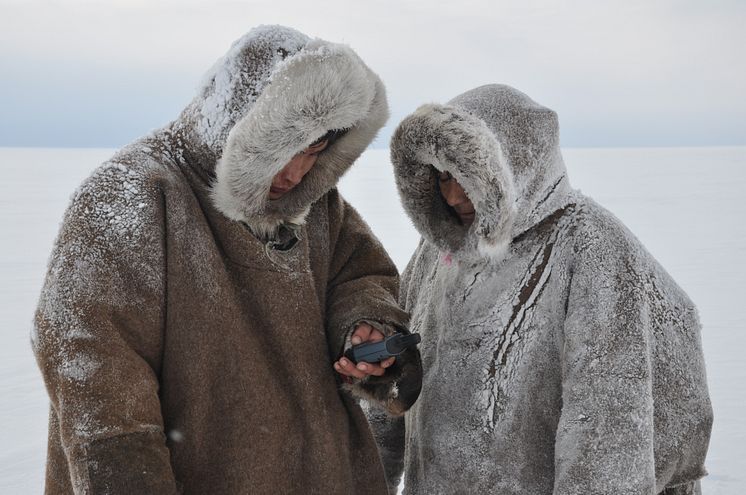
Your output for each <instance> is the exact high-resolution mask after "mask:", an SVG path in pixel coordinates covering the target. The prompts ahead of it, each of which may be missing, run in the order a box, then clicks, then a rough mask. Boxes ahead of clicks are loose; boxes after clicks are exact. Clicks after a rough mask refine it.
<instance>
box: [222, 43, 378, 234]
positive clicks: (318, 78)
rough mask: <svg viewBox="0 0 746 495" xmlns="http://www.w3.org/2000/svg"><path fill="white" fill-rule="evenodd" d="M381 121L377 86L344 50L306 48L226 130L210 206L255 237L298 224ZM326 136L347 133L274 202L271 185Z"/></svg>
mask: <svg viewBox="0 0 746 495" xmlns="http://www.w3.org/2000/svg"><path fill="white" fill-rule="evenodd" d="M387 118H388V106H387V103H386V95H385V89H384V87H383V84H382V83H381V80H380V79H379V78H378V76H376V75H375V74H374V73H373V72H372V71H371V70H370V69H368V67H367V66H365V64H364V63H363V62H362V61H361V60H360V58H359V57H358V56H357V55H356V54H355V53H354V52H353V51H352V50H351V49H350V48H349V47H347V46H344V45H339V44H333V43H329V42H326V41H322V40H313V41H311V42H309V43H308V44H307V45H306V46H305V47H304V48H303V49H302V50H301V51H300V52H298V53H296V54H295V55H292V56H290V57H288V58H287V59H285V60H284V61H282V62H281V63H279V64H278V65H277V67H276V68H275V69H274V71H273V72H272V75H271V78H270V81H269V83H268V84H267V86H266V87H265V88H264V90H263V92H262V93H261V95H260V96H259V97H258V98H257V100H256V102H255V103H254V105H253V106H252V108H251V109H250V110H249V112H248V113H247V114H246V115H245V116H244V117H243V118H242V119H241V120H240V121H239V122H238V123H237V124H236V125H235V126H234V127H233V129H232V130H231V132H230V134H229V135H228V140H227V142H226V146H225V148H224V151H223V154H222V157H221V159H220V161H219V162H218V164H217V167H216V180H215V183H214V184H213V192H212V198H213V200H214V203H215V205H216V206H217V208H218V209H219V210H220V211H221V212H223V214H225V215H226V216H227V217H229V218H231V219H233V220H238V221H242V222H245V223H246V224H248V225H249V226H250V227H251V228H252V229H253V230H254V231H255V232H256V233H258V234H260V235H263V234H271V233H272V232H273V231H274V230H275V229H276V227H277V226H279V225H280V224H281V223H283V222H288V221H291V222H293V223H302V222H303V218H304V217H305V214H306V212H307V211H308V208H309V206H310V205H311V204H312V203H313V202H315V201H316V200H318V199H319V198H320V197H321V196H322V195H323V194H325V193H326V192H328V191H329V190H330V189H331V188H332V187H334V185H335V184H336V183H337V181H338V180H339V178H340V177H341V176H342V174H344V173H345V172H346V171H347V169H348V168H349V167H350V166H351V165H352V163H353V162H354V161H355V160H356V159H357V158H358V157H359V156H360V154H361V153H362V152H363V151H364V150H365V148H366V147H367V146H368V144H370V142H371V141H372V140H373V139H374V138H375V135H376V133H377V132H378V130H379V129H380V128H381V127H382V126H383V124H384V123H385V121H386V119H387ZM331 129H348V131H347V132H346V133H345V134H344V135H343V136H342V137H341V138H340V139H338V140H337V141H335V142H334V143H333V144H332V145H331V146H330V147H329V148H327V149H326V150H324V152H323V153H321V155H320V156H319V158H318V161H317V162H316V164H315V165H314V167H313V168H312V169H311V171H310V172H309V173H308V174H307V175H306V176H305V177H304V178H303V181H302V182H301V183H300V184H298V186H296V187H295V188H294V189H293V190H292V191H290V192H289V193H287V194H286V195H285V196H283V197H282V198H280V199H278V200H275V201H270V200H269V199H268V193H269V188H270V185H271V183H272V178H273V177H274V176H275V175H276V174H277V173H279V172H280V171H281V170H282V168H283V167H284V166H285V165H286V164H287V163H288V162H289V161H290V159H292V157H293V156H294V155H296V154H297V153H299V152H300V151H302V150H303V149H305V148H306V147H308V146H309V145H310V144H311V143H312V142H313V141H315V140H316V139H318V138H319V137H321V136H323V135H324V134H325V133H326V132H327V131H329V130H331Z"/></svg>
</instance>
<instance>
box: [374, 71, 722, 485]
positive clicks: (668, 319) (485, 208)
mask: <svg viewBox="0 0 746 495" xmlns="http://www.w3.org/2000/svg"><path fill="white" fill-rule="evenodd" d="M391 148H392V151H391V156H392V161H393V164H394V168H395V174H396V180H397V184H398V187H399V192H400V194H401V197H402V201H403V203H404V207H405V209H406V211H407V213H408V214H409V216H410V217H411V218H412V221H413V222H414V224H415V226H416V227H417V229H418V230H419V231H420V233H421V234H422V240H421V242H420V245H419V247H418V248H417V250H416V252H415V253H414V255H413V256H412V259H411V261H410V263H409V265H408V267H407V269H406V271H405V273H404V275H403V277H402V285H401V293H400V294H401V296H400V299H401V301H400V302H402V303H403V305H404V307H405V309H406V310H407V311H409V312H411V315H412V320H411V328H412V330H413V331H415V332H420V333H421V334H422V344H421V352H422V360H423V368H424V373H425V374H424V378H423V388H422V393H421V395H420V398H419V401H418V402H417V403H416V404H415V405H414V407H413V408H412V409H411V410H410V411H409V412H408V413H407V415H406V421H405V424H406V434H405V435H406V455H404V457H402V456H403V447H404V443H403V442H404V437H403V436H404V433H403V429H402V428H401V424H397V422H396V420H393V421H392V420H390V419H385V418H381V417H378V418H375V420H376V429H377V436H378V440H379V445H380V449H381V453H382V457H383V459H384V463H385V464H386V468H387V475H388V478H389V483H390V485H391V486H395V485H396V484H397V483H398V477H399V476H401V470H402V468H403V469H404V473H405V489H404V493H406V494H415V493H416V494H433V493H480V494H482V493H499V494H507V493H516V494H518V493H520V494H532V495H533V494H544V493H546V494H549V493H555V494H589V493H593V494H600V493H605V494H606V493H608V494H620V493H629V494H633V493H634V494H656V493H661V492H664V491H665V493H676V494H680V493H696V492H698V491H699V483H698V481H697V480H699V479H700V478H701V477H702V476H704V475H705V469H704V467H703V462H704V458H705V454H706V451H707V446H708V441H709V436H710V429H711V423H712V410H711V406H710V401H709V397H708V392H707V384H706V379H705V366H704V360H703V356H702V349H701V343H700V324H699V321H698V316H697V311H696V309H695V307H694V305H693V304H692V302H691V301H690V300H689V298H688V297H687V296H686V294H685V293H684V292H683V291H682V290H681V289H680V288H679V287H678V286H677V285H676V283H675V282H674V281H673V280H672V279H671V277H670V276H669V275H668V274H667V273H666V272H665V271H664V270H663V268H662V267H661V266H660V265H659V264H658V263H657V262H656V261H655V260H654V259H653V258H652V256H651V255H650V254H649V253H648V252H647V251H646V250H645V248H644V247H643V246H642V245H641V244H640V242H639V241H638V240H637V239H636V238H635V237H634V235H633V234H632V233H631V232H630V231H629V230H627V229H626V228H625V227H624V226H623V225H622V224H621V222H620V221H619V220H617V219H616V218H615V217H614V216H613V215H612V214H611V213H609V212H608V211H606V210H605V209H604V208H602V207H601V206H599V205H598V204H597V203H595V202H594V201H593V200H591V199H589V198H588V197H585V196H583V195H582V194H580V193H579V192H577V191H574V190H573V189H571V187H570V184H569V182H568V179H567V174H566V170H565V166H564V164H563V161H562V157H561V154H560V149H559V131H558V122H557V116H556V114H555V113H554V112H553V111H551V110H549V109H547V108H544V107H542V106H540V105H538V104H536V103H535V102H534V101H532V100H531V99H529V98H528V97H527V96H526V95H524V94H522V93H520V92H518V91H516V90H514V89H512V88H510V87H507V86H500V85H489V86H483V87H480V88H476V89H474V90H471V91H468V92H466V93H464V94H462V95H460V96H458V97H457V98H455V99H454V100H452V101H451V102H449V103H448V104H447V105H425V106H422V107H421V108H419V109H418V110H417V111H416V112H415V113H414V114H412V115H410V116H409V117H407V118H406V119H404V121H403V122H402V123H401V124H400V125H399V127H398V129H397V130H396V133H395V135H394V137H393V139H392V144H391ZM438 171H448V172H450V173H451V174H452V175H453V176H454V177H455V178H456V179H457V180H458V182H459V184H461V185H462V186H463V188H464V189H465V191H466V193H467V194H468V196H469V197H470V199H471V200H472V202H473V203H474V206H475V209H476V219H475V221H474V223H473V224H472V226H471V227H469V228H467V227H464V226H462V225H461V224H460V223H459V221H458V219H457V217H456V215H455V214H454V213H453V212H452V211H451V210H450V208H449V207H448V205H447V204H446V203H445V202H444V200H443V199H442V197H441V196H440V194H439V192H438V181H437V174H438Z"/></svg>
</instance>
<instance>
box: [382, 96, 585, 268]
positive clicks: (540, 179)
mask: <svg viewBox="0 0 746 495" xmlns="http://www.w3.org/2000/svg"><path fill="white" fill-rule="evenodd" d="M391 161H392V163H393V165H394V171H395V176H396V183H397V186H398V188H399V193H400V195H401V199H402V202H403V204H404V208H405V209H406V211H407V213H408V214H409V216H410V217H411V218H412V221H413V222H414V224H415V226H416V227H417V229H418V230H419V231H420V233H421V234H422V235H423V236H424V237H425V238H426V239H427V240H429V241H430V242H432V243H433V244H435V245H436V246H438V247H439V248H440V249H442V250H444V251H446V252H450V253H453V254H455V255H457V256H468V255H469V254H476V253H475V251H477V252H478V253H479V254H480V255H493V256H501V254H502V253H503V252H504V250H505V247H506V246H507V245H508V244H509V243H510V242H511V240H512V239H514V238H515V237H517V236H518V235H520V234H521V233H523V232H525V231H526V230H528V229H529V228H531V227H532V226H533V225H536V224H537V223H539V222H540V221H541V220H542V219H544V218H546V217H547V216H549V215H550V214H551V213H552V212H554V211H556V210H557V209H559V208H561V207H563V206H564V205H566V204H567V203H568V202H569V201H570V196H571V192H572V189H571V188H570V184H569V181H568V180H567V174H566V169H565V165H564V162H563V161H562V155H561V153H560V148H559V124H558V119H557V114H556V113H555V112H554V111H552V110H550V109H548V108H545V107H543V106H541V105H539V104H537V103H536V102H534V101H533V100H531V99H530V98H529V97H528V96H526V95H525V94H523V93H521V92H520V91H517V90H515V89H513V88H511V87H509V86H505V85H498V84H492V85H487V86H481V87H478V88H476V89H473V90H470V91H467V92H466V93H463V94H462V95H460V96H457V97H456V98H454V99H453V100H451V101H450V102H448V103H447V104H446V105H438V104H428V105H423V106H421V107H420V108H418V109H417V110H416V111H415V112H414V113H413V114H412V115H410V116H408V117H407V118H405V119H404V120H403V121H402V122H401V124H399V126H398V128H397V129H396V132H395V133H394V136H393V138H392V140H391ZM438 171H447V172H450V173H451V174H452V175H453V176H454V177H455V178H456V180H457V181H458V182H459V184H460V185H461V186H462V187H463V188H464V190H465V192H466V194H467V195H468V196H469V199H471V201H472V203H473V204H474V208H475V210H476V218H475V220H474V223H473V224H472V225H471V226H470V227H468V228H467V227H464V226H463V225H461V223H460V222H459V220H458V218H457V217H456V215H455V214H454V213H453V212H452V211H451V209H450V207H448V205H447V204H446V202H445V201H444V200H443V198H442V196H441V195H440V193H439V191H438V177H437V175H438Z"/></svg>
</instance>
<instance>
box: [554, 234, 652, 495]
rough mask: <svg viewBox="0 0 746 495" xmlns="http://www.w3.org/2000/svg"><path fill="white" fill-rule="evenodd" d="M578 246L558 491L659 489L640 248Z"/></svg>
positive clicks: (567, 329)
mask: <svg viewBox="0 0 746 495" xmlns="http://www.w3.org/2000/svg"><path fill="white" fill-rule="evenodd" d="M603 234H604V235H606V234H608V233H607V232H604V233H603ZM579 250H580V252H579V253H578V254H577V262H576V263H575V266H574V270H573V273H572V280H571V285H570V287H571V288H570V293H569V300H568V303H567V315H566V321H565V325H564V333H563V335H562V336H561V338H560V340H561V343H560V345H561V347H560V352H561V359H562V413H561V417H560V421H559V424H558V427H557V434H556V442H555V483H554V493H555V494H557V495H560V494H562V495H565V494H567V495H570V494H580V493H630V494H632V493H634V494H654V493H656V492H655V489H656V486H655V485H656V480H655V459H654V456H653V443H654V430H653V396H652V368H651V352H652V350H651V342H650V341H651V338H652V336H651V335H650V325H649V321H648V316H649V315H648V307H647V303H646V299H645V294H644V292H643V287H644V281H643V280H642V276H643V274H642V273H638V268H639V264H638V263H637V259H636V255H637V254H639V253H637V252H636V249H635V248H634V247H631V246H629V245H628V243H627V242H626V239H623V238H621V237H620V238H618V239H616V240H615V241H613V242H612V241H610V240H607V239H606V238H604V237H602V238H601V239H591V240H590V241H588V242H587V243H586V244H585V245H584V246H582V247H581V248H579Z"/></svg>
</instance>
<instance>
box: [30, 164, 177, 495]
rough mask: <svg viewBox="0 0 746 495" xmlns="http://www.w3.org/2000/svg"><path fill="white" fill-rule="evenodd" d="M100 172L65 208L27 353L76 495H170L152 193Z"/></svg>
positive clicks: (139, 182)
mask: <svg viewBox="0 0 746 495" xmlns="http://www.w3.org/2000/svg"><path fill="white" fill-rule="evenodd" d="M146 182H147V181H145V179H144V178H143V177H142V176H140V175H139V174H138V173H136V172H133V171H127V170H124V169H123V167H117V166H111V167H104V168H103V169H101V170H99V171H98V172H96V173H95V174H94V176H93V177H92V178H91V179H89V180H88V181H87V182H86V183H84V184H83V186H81V189H80V190H79V192H78V193H77V195H76V197H75V198H74V199H73V201H72V204H71V206H70V207H69V208H68V210H67V212H66V215H65V219H64V221H63V224H62V226H61V230H60V234H59V236H58V239H57V242H56V245H55V247H54V250H53V252H52V255H51V258H50V262H49V268H48V272H47V277H46V281H45V284H44V287H43V290H42V294H41V298H40V302H39V306H38V309H37V312H36V317H35V326H34V333H33V335H32V345H33V348H34V352H35V355H36V358H37V362H38V364H39V367H40V368H41V371H42V374H43V378H44V381H45V385H46V388H47V391H48V393H49V397H50V400H51V403H52V414H53V415H55V416H56V418H55V419H56V422H57V423H58V426H59V437H58V438H55V437H56V435H52V436H50V440H49V441H50V442H55V443H59V444H60V446H61V447H62V449H61V450H60V449H56V450H57V451H64V459H51V458H50V459H49V460H48V462H59V463H64V462H66V463H67V469H68V470H69V474H70V482H71V484H72V487H73V489H74V490H75V492H76V493H122V494H124V493H128V494H129V493H142V494H149V493H153V494H155V493H158V494H169V493H176V482H175V479H174V474H173V472H172V468H171V464H170V457H169V450H168V449H167V447H166V438H165V436H164V431H163V419H162V416H161V409H160V402H159V398H158V389H159V380H158V373H159V368H160V356H161V351H162V344H163V342H162V332H163V328H164V318H165V314H164V313H165V312H164V294H165V292H164V291H165V282H164V270H165V260H164V254H163V253H164V246H163V243H164V240H163V239H164V235H163V232H164V225H163V208H162V206H161V203H162V197H161V196H160V193H159V192H158V191H157V190H156V189H157V188H156V187H155V186H154V185H149V184H148V183H146Z"/></svg>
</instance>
